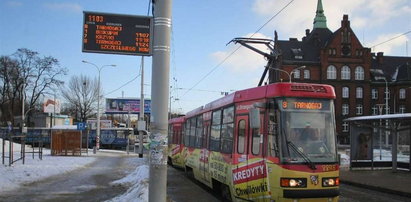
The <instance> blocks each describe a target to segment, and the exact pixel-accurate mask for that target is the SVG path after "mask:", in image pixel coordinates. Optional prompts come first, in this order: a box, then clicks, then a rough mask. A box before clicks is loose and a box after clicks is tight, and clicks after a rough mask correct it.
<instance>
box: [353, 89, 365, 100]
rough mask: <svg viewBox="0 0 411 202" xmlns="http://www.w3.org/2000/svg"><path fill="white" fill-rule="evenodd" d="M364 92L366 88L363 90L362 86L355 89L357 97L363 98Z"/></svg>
mask: <svg viewBox="0 0 411 202" xmlns="http://www.w3.org/2000/svg"><path fill="white" fill-rule="evenodd" d="M363 92H364V90H363V88H362V87H357V88H356V89H355V97H356V98H363Z"/></svg>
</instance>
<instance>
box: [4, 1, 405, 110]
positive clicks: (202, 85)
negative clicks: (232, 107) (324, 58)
mask: <svg viewBox="0 0 411 202" xmlns="http://www.w3.org/2000/svg"><path fill="white" fill-rule="evenodd" d="M148 6H149V0H134V1H132V0H122V1H115V0H37V1H32V0H2V1H0V26H1V27H2V31H0V55H11V54H13V53H14V52H15V51H16V50H17V49H19V48H28V49H30V50H33V51H37V52H39V54H40V55H41V56H53V57H55V58H57V59H58V60H59V61H60V66H61V67H65V68H67V69H68V70H69V74H68V76H66V77H64V78H61V79H63V80H64V81H66V83H68V81H69V80H70V78H71V77H72V76H74V75H86V76H89V77H91V78H97V75H98V71H97V70H96V68H95V67H94V66H92V65H90V64H85V63H82V62H81V61H82V60H86V61H88V62H91V63H94V64H95V65H97V66H103V65H111V64H115V65H116V67H105V68H104V69H103V70H102V71H101V81H102V89H103V92H104V93H103V95H104V97H105V98H117V97H123V96H124V97H140V82H141V81H140V77H138V75H139V71H140V66H141V65H140V64H141V57H140V56H128V55H111V54H98V53H84V52H82V29H83V27H82V26H83V11H95V12H104V13H116V14H128V15H147V14H148V12H149V11H151V8H150V9H149V8H148ZM316 6H317V0H240V1H239V0H224V1H221V0H208V1H182V0H180V1H173V3H172V35H171V53H170V54H171V56H170V58H171V61H170V86H172V87H171V89H172V90H171V91H170V97H171V102H170V103H171V108H172V111H173V112H178V113H186V112H188V111H190V110H192V109H195V108H197V107H199V106H202V105H205V104H207V103H209V102H211V101H213V100H215V99H218V98H220V97H222V96H223V95H222V93H221V92H229V93H231V92H233V91H235V90H241V89H246V88H251V87H256V86H257V85H258V81H259V80H260V77H261V75H262V72H263V70H264V66H265V64H266V61H265V60H264V58H263V57H262V56H261V55H258V54H256V53H254V52H252V51H250V50H248V49H246V48H240V49H238V50H237V51H235V52H234V53H233V51H234V50H236V49H237V47H238V45H235V44H233V43H230V44H229V42H230V41H231V40H232V39H234V38H236V37H250V36H254V37H258V38H270V39H272V38H273V36H274V30H276V31H277V33H278V38H279V39H280V40H287V39H288V38H298V39H299V40H301V38H302V37H303V36H304V35H305V29H312V27H313V19H314V17H315V10H316ZM323 8H324V12H325V16H326V17H327V26H328V28H329V29H330V30H331V31H333V32H334V31H336V30H337V29H338V28H339V27H340V24H341V20H342V17H343V15H344V14H348V15H349V20H350V21H351V27H352V29H353V30H354V32H355V34H356V35H357V37H358V38H359V40H360V41H361V42H362V45H363V46H364V47H368V48H372V51H373V52H384V55H392V56H407V54H408V56H410V55H411V48H410V46H411V43H410V38H411V32H410V31H411V1H409V0H373V1H367V0H345V1H332V0H323ZM276 14H278V15H276ZM149 15H152V14H151V12H149ZM274 15H276V16H275V17H274V18H273V19H272V20H271V21H269V20H270V19H271V18H272V17H273V16H274ZM267 22H268V23H267ZM407 32H408V34H405V35H402V36H400V37H398V38H396V39H394V40H391V41H389V42H387V43H383V44H381V45H378V46H376V47H374V45H377V44H379V43H381V42H384V41H387V40H389V39H391V38H393V37H396V36H399V35H401V34H404V33H407ZM407 44H408V45H407ZM407 49H408V50H407ZM232 53H233V54H232ZM229 55H231V56H229ZM228 56H229V57H228ZM227 57H228V58H227ZM151 59H152V58H151V57H145V60H144V61H145V64H144V68H145V74H144V81H145V82H144V83H145V88H144V94H145V97H146V98H150V97H151V82H152V75H151ZM223 61H224V62H223ZM154 82H155V80H154ZM125 84H126V85H125ZM189 89H191V90H189Z"/></svg>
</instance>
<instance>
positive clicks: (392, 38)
mask: <svg viewBox="0 0 411 202" xmlns="http://www.w3.org/2000/svg"><path fill="white" fill-rule="evenodd" d="M409 33H411V30H410V31H408V32H405V33H403V34H400V35H398V36H395V37H392V38H391V39H388V40H386V41H383V42H381V43H379V44H377V45H374V46H371V48H375V47H376V46H379V45H381V44H384V43H387V42H389V41H392V40H394V39H396V38H398V37H401V36H404V35H407V34H409Z"/></svg>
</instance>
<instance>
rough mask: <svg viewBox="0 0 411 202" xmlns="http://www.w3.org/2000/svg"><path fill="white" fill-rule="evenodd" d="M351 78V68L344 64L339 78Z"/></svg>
mask: <svg viewBox="0 0 411 202" xmlns="http://www.w3.org/2000/svg"><path fill="white" fill-rule="evenodd" d="M350 79H351V69H350V67H349V66H347V65H344V66H343V67H341V80H350Z"/></svg>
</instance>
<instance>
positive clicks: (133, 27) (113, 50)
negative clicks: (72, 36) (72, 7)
mask: <svg viewBox="0 0 411 202" xmlns="http://www.w3.org/2000/svg"><path fill="white" fill-rule="evenodd" d="M151 33H152V17H149V16H135V15H119V14H108V13H98V12H87V11H84V23H83V52H93V53H109V54H125V55H151V46H152V34H151Z"/></svg>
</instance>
